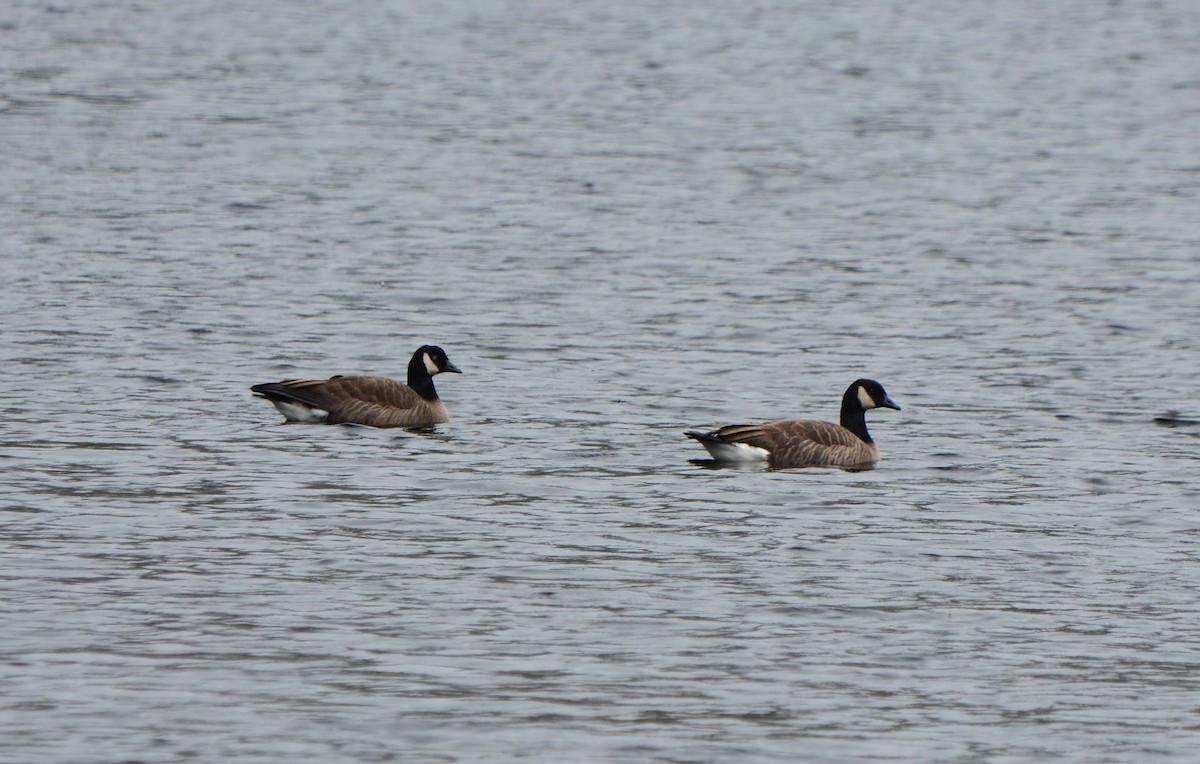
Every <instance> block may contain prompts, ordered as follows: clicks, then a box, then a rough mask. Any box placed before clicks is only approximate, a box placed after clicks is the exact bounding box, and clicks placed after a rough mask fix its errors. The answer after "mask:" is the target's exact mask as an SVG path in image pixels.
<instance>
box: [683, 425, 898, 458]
mask: <svg viewBox="0 0 1200 764" xmlns="http://www.w3.org/2000/svg"><path fill="white" fill-rule="evenodd" d="M711 435H713V436H715V437H716V438H718V439H719V440H721V441H723V442H725V443H731V444H736V443H743V444H746V445H748V446H754V447H756V448H761V449H763V450H764V451H766V452H767V457H766V459H767V462H768V464H770V465H771V466H772V467H775V468H777V469H785V468H788V467H841V468H843V469H870V468H871V467H874V466H875V462H877V461H879V447H878V446H876V445H875V444H874V443H868V442H866V441H864V440H861V439H860V438H859V437H858V436H857V435H855V434H854V433H852V432H850V431H849V430H847V429H846V428H845V427H842V426H841V425H836V424H834V423H833V422H821V421H818V420H815V419H777V420H775V421H774V422H763V423H762V424H731V425H728V426H725V427H722V428H720V429H719V430H716V431H715V432H713V433H711ZM697 440H700V442H701V443H703V442H704V441H703V440H702V439H700V438H697Z"/></svg>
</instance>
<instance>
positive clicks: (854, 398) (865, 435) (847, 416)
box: [842, 385, 875, 443]
mask: <svg viewBox="0 0 1200 764" xmlns="http://www.w3.org/2000/svg"><path fill="white" fill-rule="evenodd" d="M842 427H845V428H846V429H847V430H849V431H850V432H852V433H854V434H855V435H857V436H858V438H859V440H861V441H863V442H864V443H874V442H875V441H873V440H871V433H869V432H867V412H865V411H863V407H862V404H861V403H859V401H858V386H857V385H855V386H854V387H852V388H851V389H849V390H847V391H846V394H845V395H844V396H842Z"/></svg>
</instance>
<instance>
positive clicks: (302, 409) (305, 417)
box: [271, 401, 329, 424]
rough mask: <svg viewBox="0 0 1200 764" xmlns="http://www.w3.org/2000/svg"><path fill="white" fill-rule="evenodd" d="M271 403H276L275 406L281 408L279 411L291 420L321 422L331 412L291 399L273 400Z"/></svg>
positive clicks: (306, 422)
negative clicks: (294, 401) (293, 401)
mask: <svg viewBox="0 0 1200 764" xmlns="http://www.w3.org/2000/svg"><path fill="white" fill-rule="evenodd" d="M271 403H274V404H275V408H277V409H279V413H280V414H283V415H284V417H286V418H287V420H288V421H289V422H303V423H304V424H320V423H322V422H324V421H325V418H326V417H328V416H329V412H328V411H326V410H325V409H315V408H313V407H312V406H305V405H304V404H303V403H292V402H291V401H271Z"/></svg>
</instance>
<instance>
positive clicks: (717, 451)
mask: <svg viewBox="0 0 1200 764" xmlns="http://www.w3.org/2000/svg"><path fill="white" fill-rule="evenodd" d="M701 445H703V446H704V447H705V448H707V449H708V453H710V454H712V457H713V458H714V459H716V460H717V461H721V462H761V461H766V459H767V457H769V456H770V455H771V453H770V452H769V451H767V449H765V448H759V447H758V446H752V445H750V444H748V443H711V442H708V441H703V442H702V443H701Z"/></svg>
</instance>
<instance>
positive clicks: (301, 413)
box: [250, 345, 462, 428]
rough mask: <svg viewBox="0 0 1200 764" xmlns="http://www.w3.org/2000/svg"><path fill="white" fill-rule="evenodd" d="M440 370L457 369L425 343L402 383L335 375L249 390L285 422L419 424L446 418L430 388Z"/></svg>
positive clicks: (441, 352)
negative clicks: (276, 410)
mask: <svg viewBox="0 0 1200 764" xmlns="http://www.w3.org/2000/svg"><path fill="white" fill-rule="evenodd" d="M445 371H451V372H455V373H459V374H461V373H462V372H461V371H460V370H459V369H458V367H457V366H455V365H454V364H452V363H450V359H449V358H447V357H446V353H445V351H443V350H442V349H441V348H439V347H436V346H433V345H425V346H422V347H420V348H418V349H417V352H416V353H414V354H413V357H412V360H411V361H410V362H409V364H408V384H404V383H403V382H397V381H396V380H394V379H389V378H388V377H377V376H371V375H353V376H345V375H340V374H339V375H338V376H335V377H329V378H328V379H285V380H283V381H282V382H267V383H265V384H261V385H255V386H253V387H251V388H250V389H251V391H253V392H254V394H255V395H258V396H261V397H263V398H266V399H267V400H269V401H270V402H271V403H272V404H274V406H275V408H277V409H278V410H279V412H280V413H281V414H283V415H284V417H286V418H287V420H288V421H289V422H305V423H310V424H317V423H320V424H363V425H368V426H370V427H408V428H422V427H431V426H433V425H435V424H442V423H444V422H449V421H450V412H449V411H448V410H447V409H446V404H445V403H442V400H441V399H440V398H439V397H438V394H437V390H436V389H435V388H434V386H433V377H434V375H435V374H440V373H442V372H445Z"/></svg>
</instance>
